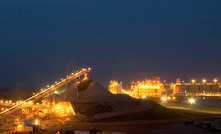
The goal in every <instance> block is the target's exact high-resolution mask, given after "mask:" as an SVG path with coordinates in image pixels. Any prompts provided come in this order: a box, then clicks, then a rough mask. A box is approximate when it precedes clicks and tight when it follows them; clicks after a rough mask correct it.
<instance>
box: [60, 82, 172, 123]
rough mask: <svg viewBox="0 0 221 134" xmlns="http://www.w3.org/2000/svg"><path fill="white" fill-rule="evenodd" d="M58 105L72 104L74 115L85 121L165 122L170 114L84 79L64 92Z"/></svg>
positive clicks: (148, 103) (151, 102)
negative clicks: (67, 102) (133, 120)
mask: <svg viewBox="0 0 221 134" xmlns="http://www.w3.org/2000/svg"><path fill="white" fill-rule="evenodd" d="M59 100H60V101H69V102H71V104H72V106H73V108H74V110H75V112H76V113H80V114H82V115H85V116H86V117H87V118H86V119H85V120H87V121H101V120H118V119H120V120H121V119H122V120H124V119H126V120H127V119H146V118H148V119H155V118H168V117H171V116H172V115H173V112H172V111H171V110H169V109H167V108H165V107H163V106H161V105H159V104H158V103H156V102H153V101H149V100H145V101H144V100H137V99H133V98H132V97H130V96H129V95H125V94H112V93H111V92H109V91H108V90H107V89H106V88H104V87H103V86H102V85H101V84H99V83H97V82H94V81H92V80H91V79H84V80H83V81H81V82H77V83H74V84H73V85H71V86H70V87H69V88H68V89H66V90H65V92H63V93H62V94H61V95H60V97H59Z"/></svg>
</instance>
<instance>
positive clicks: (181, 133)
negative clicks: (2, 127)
mask: <svg viewBox="0 0 221 134" xmlns="http://www.w3.org/2000/svg"><path fill="white" fill-rule="evenodd" d="M175 111H176V113H177V115H176V117H174V118H170V119H157V120H130V121H112V122H79V121H76V120H69V119H68V118H66V119H67V121H65V122H63V123H61V122H60V123H59V124H58V122H56V123H52V124H51V127H50V126H48V127H47V130H44V131H42V133H45V134H46V133H53V132H56V131H58V130H59V129H60V128H62V126H71V128H72V129H73V130H75V129H88V128H90V127H96V128H97V129H98V130H105V131H118V132H126V133H128V134H144V133H148V134H162V133H168V134H198V133H201V134H209V133H211V131H209V130H207V129H202V128H197V127H190V126H185V125H184V122H185V121H186V120H205V119H207V120H208V119H217V118H220V116H219V115H214V114H205V113H198V112H192V111H191V112H189V111H186V110H175ZM54 122H55V120H54ZM216 133H217V132H213V134H216Z"/></svg>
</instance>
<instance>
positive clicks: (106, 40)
mask: <svg viewBox="0 0 221 134" xmlns="http://www.w3.org/2000/svg"><path fill="white" fill-rule="evenodd" d="M70 61H73V62H74V63H75V64H77V65H78V66H79V67H91V68H92V72H91V73H90V74H89V76H90V77H91V78H92V79H93V80H95V81H98V82H100V83H101V84H103V85H105V86H106V85H107V84H108V83H109V81H110V80H118V81H122V82H123V84H124V83H129V82H130V81H132V80H135V81H137V80H145V79H151V78H152V76H154V75H158V76H160V77H161V78H162V79H163V80H167V81H168V82H172V81H175V79H176V78H177V77H179V78H181V79H184V80H185V81H190V79H192V78H195V79H197V80H201V79H202V78H207V79H208V80H211V79H212V78H214V77H220V71H221V1H220V0H169V1H168V0H4V1H3V0H2V1H0V86H20V85H23V86H38V87H40V86H44V85H45V84H50V83H52V82H54V81H55V80H57V79H59V78H60V77H61V74H62V73H63V74H64V72H66V70H67V66H68V63H69V62H70Z"/></svg>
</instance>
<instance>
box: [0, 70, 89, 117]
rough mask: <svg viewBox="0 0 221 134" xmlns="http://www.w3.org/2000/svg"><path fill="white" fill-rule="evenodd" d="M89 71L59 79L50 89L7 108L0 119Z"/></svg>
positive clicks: (0, 114)
mask: <svg viewBox="0 0 221 134" xmlns="http://www.w3.org/2000/svg"><path fill="white" fill-rule="evenodd" d="M90 70H91V68H87V69H86V68H82V69H81V70H80V71H79V72H76V73H72V74H71V75H68V76H67V77H66V78H64V79H61V81H60V82H55V84H54V85H51V86H50V87H48V88H46V89H44V90H42V91H41V92H40V93H37V94H35V95H33V96H32V97H30V98H28V99H26V100H25V101H23V102H21V103H18V104H16V105H14V106H12V107H11V108H9V109H7V110H5V111H2V112H1V113H0V118H3V117H5V116H7V115H9V114H11V113H13V112H15V111H16V110H18V109H19V108H21V107H22V106H23V105H25V104H26V103H28V102H30V101H32V102H34V101H36V100H38V99H39V98H41V97H44V96H45V95H47V94H48V93H50V92H53V91H54V90H56V89H58V88H59V87H61V86H63V85H65V84H67V83H69V82H71V81H73V80H75V79H76V78H78V77H80V76H81V75H85V76H87V73H89V72H90Z"/></svg>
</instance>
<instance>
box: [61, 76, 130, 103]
mask: <svg viewBox="0 0 221 134" xmlns="http://www.w3.org/2000/svg"><path fill="white" fill-rule="evenodd" d="M133 100H134V99H133V98H131V97H130V96H128V95H125V94H117V95H114V94H112V93H111V92H109V91H108V90H107V89H106V88H105V87H103V86H102V85H101V84H99V83H98V82H94V81H92V80H91V79H84V80H83V81H81V82H77V83H74V84H73V85H71V86H70V87H69V88H68V89H66V90H65V92H63V93H62V94H61V95H60V97H59V101H69V102H78V103H86V102H118V101H120V102H126V101H133Z"/></svg>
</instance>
